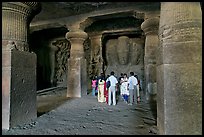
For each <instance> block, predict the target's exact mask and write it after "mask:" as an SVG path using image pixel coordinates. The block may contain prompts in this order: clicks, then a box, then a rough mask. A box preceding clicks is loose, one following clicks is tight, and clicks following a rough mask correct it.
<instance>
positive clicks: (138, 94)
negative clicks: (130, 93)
mask: <svg viewBox="0 0 204 137" xmlns="http://www.w3.org/2000/svg"><path fill="white" fill-rule="evenodd" d="M135 77H136V79H137V82H138V83H137V86H136V87H137V90H136V92H137V103H139V102H140V80H139V78H138V76H137V75H135Z"/></svg>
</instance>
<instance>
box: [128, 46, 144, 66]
mask: <svg viewBox="0 0 204 137" xmlns="http://www.w3.org/2000/svg"><path fill="white" fill-rule="evenodd" d="M141 53H142V44H140V43H136V42H132V43H131V54H130V56H131V58H130V62H131V64H132V65H138V64H139V62H140V60H141Z"/></svg>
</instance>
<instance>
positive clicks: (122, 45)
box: [117, 36, 129, 65]
mask: <svg viewBox="0 0 204 137" xmlns="http://www.w3.org/2000/svg"><path fill="white" fill-rule="evenodd" d="M117 55H118V61H119V64H121V65H127V64H128V61H129V60H128V58H129V38H128V37H127V36H120V37H119V38H118V46H117Z"/></svg>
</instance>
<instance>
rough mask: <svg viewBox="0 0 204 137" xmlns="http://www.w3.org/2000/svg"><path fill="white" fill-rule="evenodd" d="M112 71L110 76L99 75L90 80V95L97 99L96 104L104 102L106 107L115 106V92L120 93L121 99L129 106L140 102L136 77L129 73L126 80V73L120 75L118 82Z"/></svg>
mask: <svg viewBox="0 0 204 137" xmlns="http://www.w3.org/2000/svg"><path fill="white" fill-rule="evenodd" d="M114 74H115V73H114V71H112V72H111V73H110V76H109V75H107V77H105V75H104V74H103V73H101V75H100V76H99V77H97V76H95V77H94V78H93V79H92V95H93V96H97V97H98V102H106V103H107V104H108V105H116V92H120V96H121V98H122V99H123V100H124V101H125V102H126V103H127V104H129V105H133V104H137V103H139V102H140V94H139V90H140V87H139V83H138V81H139V80H138V77H137V75H134V72H130V77H129V78H128V76H127V74H126V73H124V74H123V73H121V77H120V78H119V80H118V79H117V78H116V77H115V76H114Z"/></svg>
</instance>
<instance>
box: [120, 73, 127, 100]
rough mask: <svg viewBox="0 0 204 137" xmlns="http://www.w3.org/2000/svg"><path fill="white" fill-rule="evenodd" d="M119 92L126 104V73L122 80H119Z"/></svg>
mask: <svg viewBox="0 0 204 137" xmlns="http://www.w3.org/2000/svg"><path fill="white" fill-rule="evenodd" d="M120 90H121V92H122V96H123V99H124V101H125V102H126V103H128V96H129V90H128V78H127V74H126V73H124V75H123V78H121V86H120Z"/></svg>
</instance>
